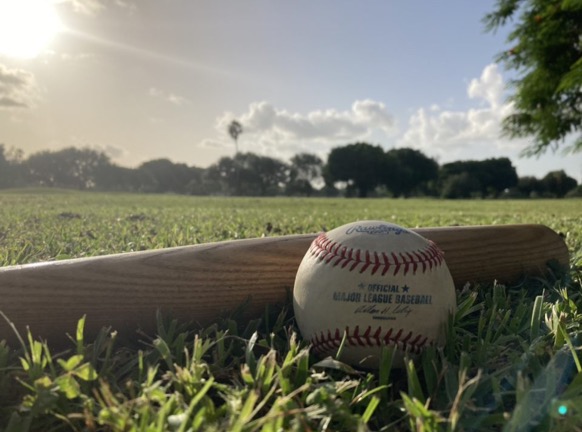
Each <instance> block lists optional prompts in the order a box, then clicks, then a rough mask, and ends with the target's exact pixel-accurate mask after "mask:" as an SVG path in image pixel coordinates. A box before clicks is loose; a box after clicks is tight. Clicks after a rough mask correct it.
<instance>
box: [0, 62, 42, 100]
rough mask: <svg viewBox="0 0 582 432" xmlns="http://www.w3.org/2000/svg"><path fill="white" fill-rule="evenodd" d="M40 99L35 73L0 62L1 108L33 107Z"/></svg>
mask: <svg viewBox="0 0 582 432" xmlns="http://www.w3.org/2000/svg"><path fill="white" fill-rule="evenodd" d="M37 99H38V88H37V86H36V82H35V79H34V75H33V74H31V73H30V72H28V71H25V70H23V69H11V68H9V67H7V66H4V65H2V64H0V109H27V108H32V107H33V106H34V105H35V102H36V100H37Z"/></svg>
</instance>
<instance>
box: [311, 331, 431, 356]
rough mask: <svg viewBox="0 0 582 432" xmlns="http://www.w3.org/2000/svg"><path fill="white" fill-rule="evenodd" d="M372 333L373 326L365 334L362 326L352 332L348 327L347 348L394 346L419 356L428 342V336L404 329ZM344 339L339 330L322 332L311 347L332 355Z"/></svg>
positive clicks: (312, 340) (317, 351) (346, 332)
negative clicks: (405, 331)
mask: <svg viewBox="0 0 582 432" xmlns="http://www.w3.org/2000/svg"><path fill="white" fill-rule="evenodd" d="M372 331H373V329H372V327H371V326H368V327H367V328H366V330H365V331H364V332H363V333H361V332H360V326H356V327H355V328H354V329H353V331H351V332H350V328H349V326H348V327H346V329H345V334H346V346H360V347H379V346H382V345H392V346H396V347H397V348H399V349H401V350H404V351H408V352H411V353H414V354H418V353H420V352H421V351H422V349H423V347H424V346H425V345H427V342H428V337H427V336H422V335H414V334H413V333H412V332H408V333H404V330H402V329H399V330H398V331H397V332H396V333H395V334H393V333H394V329H392V328H390V329H388V330H385V333H384V334H382V332H383V329H382V327H378V328H377V329H376V330H375V331H374V333H373V334H371V333H372ZM343 337H344V332H341V331H340V329H339V328H336V329H335V330H334V331H332V330H327V331H321V332H319V334H316V335H315V336H313V337H312V338H311V345H312V347H313V350H314V351H315V352H316V353H318V354H330V353H332V352H333V351H335V350H337V349H338V348H339V346H340V344H341V341H342V340H343ZM431 343H432V342H431Z"/></svg>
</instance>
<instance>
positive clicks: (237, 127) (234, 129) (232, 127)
mask: <svg viewBox="0 0 582 432" xmlns="http://www.w3.org/2000/svg"><path fill="white" fill-rule="evenodd" d="M242 132H243V128H242V125H241V124H240V123H239V122H238V121H236V120H233V121H231V122H230V124H229V125H228V134H229V135H230V137H231V138H232V139H233V140H234V147H235V149H236V154H238V136H239V135H240V134H241V133H242Z"/></svg>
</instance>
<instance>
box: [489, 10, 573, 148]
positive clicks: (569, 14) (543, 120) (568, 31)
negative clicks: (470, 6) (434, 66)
mask: <svg viewBox="0 0 582 432" xmlns="http://www.w3.org/2000/svg"><path fill="white" fill-rule="evenodd" d="M510 20H515V21H516V25H515V27H514V29H513V31H512V32H511V33H510V35H509V38H508V42H509V43H510V44H512V48H511V49H509V50H507V51H505V52H503V53H501V54H500V55H499V57H498V61H500V62H502V63H504V64H505V66H506V67H507V68H509V69H513V70H516V71H517V72H518V74H519V75H518V78H517V79H516V80H514V81H513V82H512V86H513V89H514V93H513V96H512V97H511V100H512V101H513V103H514V112H513V113H512V114H510V115H509V116H507V117H506V118H505V119H504V121H503V130H504V133H505V134H506V135H507V136H509V137H532V138H533V139H534V141H533V143H532V144H531V146H530V147H529V148H528V149H527V150H526V151H525V154H527V155H536V154H541V153H543V152H545V151H546V149H547V148H548V147H553V148H554V149H555V148H557V147H558V146H559V145H560V144H562V143H563V141H564V139H565V138H566V137H568V136H571V135H572V134H573V135H574V144H573V145H572V147H571V148H570V150H572V151H580V150H582V133H581V132H582V1H580V0H498V1H497V5H496V7H495V10H494V11H493V12H491V13H490V14H488V15H486V16H485V18H484V22H485V24H486V27H487V29H488V30H489V31H494V30H496V29H498V28H500V27H502V26H504V25H506V24H507V23H508V22H509V21H510Z"/></svg>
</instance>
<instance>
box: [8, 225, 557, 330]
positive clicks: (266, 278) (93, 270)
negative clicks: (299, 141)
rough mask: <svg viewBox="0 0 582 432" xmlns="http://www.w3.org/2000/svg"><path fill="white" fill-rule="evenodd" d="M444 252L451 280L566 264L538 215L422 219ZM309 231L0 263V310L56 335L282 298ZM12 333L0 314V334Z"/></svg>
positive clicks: (193, 317)
mask: <svg viewBox="0 0 582 432" xmlns="http://www.w3.org/2000/svg"><path fill="white" fill-rule="evenodd" d="M414 231H416V232H417V233H419V234H421V235H423V236H425V237H426V238H428V239H430V240H433V241H434V242H435V243H436V244H437V245H438V246H439V247H440V248H441V249H442V250H443V251H444V252H445V260H446V262H447V265H448V267H449V269H450V271H451V274H452V276H453V279H454V281H455V285H456V286H457V287H462V286H463V285H464V284H465V283H466V282H479V281H481V282H491V281H493V280H497V281H499V282H505V283H512V282H516V281H517V280H518V279H519V278H520V277H521V276H522V275H524V274H528V275H543V274H544V272H545V271H546V270H547V262H548V261H549V260H556V261H557V262H558V263H559V264H560V265H562V266H564V267H566V266H567V265H568V250H567V248H566V245H565V244H564V242H563V240H562V239H561V238H560V236H558V235H557V234H556V233H555V232H554V231H552V230H551V229H549V228H547V227H545V226H543V225H504V226H476V227H447V228H420V229H415V230H414ZM315 237H316V234H306V235H291V236H282V237H271V238H261V239H248V240H236V241H225V242H219V243H210V244H202V245H195V246H184V247H177V248H170V249H160V250H152V251H144V252H133V253H125V254H117V255H108V256H102V257H95V258H82V259H73V260H65V261H55V262H48V263H40V264H28V265H23V266H12V267H4V268H0V311H2V312H4V314H6V315H7V316H8V318H9V319H10V320H12V322H14V324H15V325H16V327H17V328H18V329H19V330H20V331H23V330H25V329H26V326H30V329H31V331H32V332H33V334H34V335H35V336H37V337H43V338H47V339H49V340H50V341H59V340H63V338H64V335H65V333H67V332H69V333H72V332H74V330H75V326H76V323H77V320H78V319H79V318H80V317H81V316H83V315H87V321H86V332H87V335H88V336H91V335H94V334H95V333H96V332H97V331H98V330H99V329H100V328H101V327H103V326H112V327H113V329H115V330H117V331H119V332H121V333H122V334H123V333H125V334H126V335H131V334H135V333H134V332H135V330H136V329H138V328H140V329H142V330H144V331H146V332H152V331H153V330H154V324H155V312H156V310H158V309H161V310H162V311H163V312H165V313H168V314H169V315H171V316H172V317H175V318H178V319H180V320H185V321H195V322H198V323H200V324H208V323H211V322H213V321H214V320H216V318H217V317H218V316H219V315H220V314H222V313H225V312H227V311H230V310H233V309H235V308H236V307H238V306H240V305H241V304H242V303H243V302H245V301H246V300H248V299H249V298H250V303H249V304H248V307H247V309H246V310H245V311H246V313H247V314H248V316H259V315H260V314H261V313H262V311H263V310H264V308H265V306H266V305H267V304H274V303H282V302H284V301H285V299H286V292H287V291H288V290H291V289H292V287H293V283H294V279H295V273H296V271H297V268H298V266H299V263H300V262H301V259H302V258H303V255H304V254H305V252H306V251H307V249H308V247H309V245H310V243H311V241H312V240H313V239H314V238H315ZM2 338H6V339H8V340H11V341H13V340H14V336H13V334H12V332H11V330H10V329H9V327H8V325H7V324H6V323H5V322H3V321H0V339H2Z"/></svg>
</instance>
